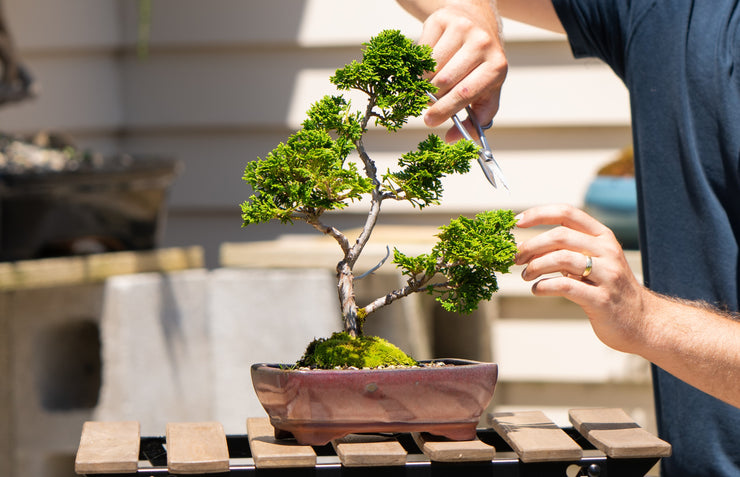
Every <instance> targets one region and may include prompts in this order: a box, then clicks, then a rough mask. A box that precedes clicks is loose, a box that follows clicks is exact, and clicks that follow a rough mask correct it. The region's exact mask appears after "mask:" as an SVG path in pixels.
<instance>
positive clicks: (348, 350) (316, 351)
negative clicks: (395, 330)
mask: <svg viewBox="0 0 740 477" xmlns="http://www.w3.org/2000/svg"><path fill="white" fill-rule="evenodd" d="M416 364H418V363H417V362H416V360H414V359H413V358H411V357H410V356H409V355H407V354H406V353H404V352H403V351H401V350H400V349H399V348H398V347H396V346H395V345H393V344H391V343H389V342H388V341H386V340H384V339H382V338H378V337H377V336H360V337H358V338H352V337H351V336H350V335H349V334H347V333H345V332H341V333H334V334H333V335H331V337H330V338H319V339H316V340H314V341H312V342H311V343H310V344H309V345H308V348H306V353H305V354H304V355H303V357H302V358H301V360H300V361H299V362H298V366H307V367H312V368H322V369H333V368H336V367H346V366H352V367H355V368H377V367H382V366H393V365H395V366H414V365H416Z"/></svg>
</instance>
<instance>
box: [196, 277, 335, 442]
mask: <svg viewBox="0 0 740 477" xmlns="http://www.w3.org/2000/svg"><path fill="white" fill-rule="evenodd" d="M209 296H210V311H209V315H210V326H211V334H210V338H211V350H212V358H213V362H212V365H213V368H212V371H211V373H212V378H213V391H214V392H213V399H214V400H213V405H214V420H216V421H218V422H221V423H222V424H223V425H224V429H225V430H226V432H227V433H244V432H246V428H245V426H246V419H247V417H259V416H264V415H265V411H264V410H263V409H262V406H261V405H260V404H259V401H258V400H257V397H256V395H255V394H254V389H253V388H252V381H251V377H250V366H251V365H252V364H254V363H259V362H268V363H270V362H271V363H294V362H295V361H297V360H298V359H299V358H300V357H301V355H302V354H303V352H304V351H305V349H306V345H307V344H308V343H309V341H311V340H313V339H314V338H319V337H326V336H329V335H330V334H331V333H332V332H334V331H337V330H339V329H341V320H340V316H339V308H338V304H337V294H336V282H335V279H334V274H333V273H332V272H331V271H329V270H325V269H322V270H319V269H229V268H222V269H217V270H214V271H213V272H212V274H211V280H210V283H209Z"/></svg>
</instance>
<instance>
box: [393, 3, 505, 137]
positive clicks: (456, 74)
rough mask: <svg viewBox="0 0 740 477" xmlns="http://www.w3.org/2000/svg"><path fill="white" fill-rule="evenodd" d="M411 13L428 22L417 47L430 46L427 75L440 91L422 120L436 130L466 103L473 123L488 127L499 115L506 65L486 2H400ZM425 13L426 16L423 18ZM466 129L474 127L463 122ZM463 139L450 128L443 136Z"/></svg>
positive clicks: (492, 13) (496, 21)
mask: <svg viewBox="0 0 740 477" xmlns="http://www.w3.org/2000/svg"><path fill="white" fill-rule="evenodd" d="M399 3H400V4H401V5H402V6H404V7H405V8H406V9H407V10H409V11H410V12H411V13H413V14H415V15H416V16H418V17H420V18H426V21H425V22H424V28H423V30H422V34H421V38H420V43H424V44H427V45H430V46H431V47H432V49H433V57H434V59H435V60H436V61H437V69H436V71H435V72H434V73H433V74H432V75H431V77H430V80H431V82H432V84H434V85H435V86H437V87H438V88H439V91H438V92H437V95H436V96H437V97H438V99H439V101H438V102H436V103H434V104H433V105H431V107H430V108H429V109H428V110H427V112H426V114H425V115H424V122H425V123H426V124H427V125H428V126H431V127H436V126H439V125H441V124H443V123H444V122H445V121H447V120H448V119H449V118H450V117H452V115H453V114H456V113H457V112H459V111H461V110H463V109H464V108H465V107H466V106H468V105H470V106H471V107H472V109H473V112H474V114H475V115H476V119H477V120H478V122H479V123H481V124H487V123H488V122H490V121H491V120H492V119H493V116H494V115H495V114H496V112H497V111H498V107H499V96H500V95H501V86H502V85H503V82H504V79H505V78H506V72H507V70H508V63H507V60H506V56H505V55H504V49H503V45H502V39H501V32H500V25H499V19H498V16H497V13H496V12H495V10H494V8H493V3H492V2H491V1H489V0H470V1H460V2H447V3H448V4H446V5H443V6H439V8H437V6H436V5H432V4H433V3H434V2H427V3H423V2H413V1H400V2H399ZM427 14H428V16H427ZM465 124H466V126H467V127H469V128H470V130H471V132H472V131H473V130H472V126H471V125H470V122H469V121H465ZM461 137H462V136H461V134H460V132H459V131H458V130H457V129H456V128H454V127H452V128H451V129H450V130H449V131H448V132H447V135H446V137H445V140H446V141H448V142H454V141H457V140H458V139H460V138H461Z"/></svg>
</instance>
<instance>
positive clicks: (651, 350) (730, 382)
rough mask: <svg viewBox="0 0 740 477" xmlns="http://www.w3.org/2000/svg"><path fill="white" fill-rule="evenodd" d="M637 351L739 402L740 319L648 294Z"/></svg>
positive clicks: (689, 380) (696, 384)
mask: <svg viewBox="0 0 740 477" xmlns="http://www.w3.org/2000/svg"><path fill="white" fill-rule="evenodd" d="M647 301H648V303H646V310H645V311H646V316H645V322H644V323H645V327H644V333H642V334H641V336H640V338H638V342H637V343H636V344H637V346H638V348H637V349H636V350H635V351H636V352H637V353H638V354H640V355H641V356H643V357H644V358H646V359H647V360H649V361H650V362H652V363H655V364H656V365H658V366H660V367H661V368H663V369H664V370H666V371H667V372H669V373H671V374H672V375H674V376H676V377H677V378H679V379H681V380H683V381H685V382H687V383H689V384H691V385H692V386H694V387H696V388H698V389H701V390H702V391H704V392H706V393H708V394H711V395H713V396H715V397H717V398H719V399H721V400H723V401H725V402H728V403H730V404H732V405H734V406H737V407H740V321H739V320H738V319H736V318H733V317H731V316H728V315H725V314H722V313H720V312H718V311H716V310H713V309H712V308H710V307H708V306H703V305H700V304H696V303H687V302H680V301H676V300H672V299H668V298H665V297H662V296H659V295H655V294H650V297H649V299H648V300H647Z"/></svg>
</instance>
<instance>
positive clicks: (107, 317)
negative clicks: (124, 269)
mask: <svg viewBox="0 0 740 477" xmlns="http://www.w3.org/2000/svg"><path fill="white" fill-rule="evenodd" d="M208 277H209V274H208V272H207V271H206V270H201V269H195V270H187V271H182V272H175V273H170V274H159V273H143V274H134V275H122V276H117V277H113V278H110V279H109V280H108V281H107V282H106V286H105V305H104V309H103V314H102V318H101V323H100V327H101V341H102V360H103V379H102V381H103V384H102V387H101V390H100V402H99V404H98V406H97V408H96V409H95V419H96V420H136V421H139V422H140V423H141V433H142V435H162V434H163V433H164V431H165V428H166V424H167V423H168V422H176V421H201V420H209V419H210V415H211V401H212V394H211V389H212V387H211V376H210V369H209V362H210V355H209V350H208V333H209V330H208V320H207V315H206V314H207V302H208V298H207V290H208V286H207V283H208Z"/></svg>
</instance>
